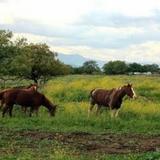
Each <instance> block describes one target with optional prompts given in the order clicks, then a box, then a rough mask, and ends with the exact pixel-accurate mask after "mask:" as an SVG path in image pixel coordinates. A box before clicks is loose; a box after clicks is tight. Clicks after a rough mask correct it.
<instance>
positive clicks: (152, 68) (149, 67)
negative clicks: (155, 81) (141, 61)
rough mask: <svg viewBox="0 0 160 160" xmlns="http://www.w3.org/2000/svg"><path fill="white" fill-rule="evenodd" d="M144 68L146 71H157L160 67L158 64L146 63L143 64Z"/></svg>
mask: <svg viewBox="0 0 160 160" xmlns="http://www.w3.org/2000/svg"><path fill="white" fill-rule="evenodd" d="M143 70H144V71H145V72H152V73H157V72H159V70H160V68H159V66H158V65H157V64H146V65H144V66H143Z"/></svg>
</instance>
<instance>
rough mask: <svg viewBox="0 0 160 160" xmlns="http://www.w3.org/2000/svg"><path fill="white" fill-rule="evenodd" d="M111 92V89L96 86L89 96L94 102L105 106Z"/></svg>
mask: <svg viewBox="0 0 160 160" xmlns="http://www.w3.org/2000/svg"><path fill="white" fill-rule="evenodd" d="M112 92H113V89H112V90H106V89H102V88H97V89H94V90H92V92H91V98H92V99H93V100H94V102H95V103H96V104H99V105H104V106H107V105H108V103H109V100H110V95H111V93H112Z"/></svg>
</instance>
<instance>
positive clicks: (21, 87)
mask: <svg viewBox="0 0 160 160" xmlns="http://www.w3.org/2000/svg"><path fill="white" fill-rule="evenodd" d="M12 89H27V90H35V91H37V89H38V85H37V84H30V85H29V86H27V87H26V86H18V87H13V88H8V89H4V90H2V91H1V92H0V102H1V104H0V108H3V105H4V100H3V99H4V98H3V96H4V94H5V93H6V92H7V91H9V90H12ZM22 109H23V110H24V112H25V113H26V107H25V106H24V107H23V108H22Z"/></svg>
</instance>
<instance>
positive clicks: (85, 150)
mask: <svg viewBox="0 0 160 160" xmlns="http://www.w3.org/2000/svg"><path fill="white" fill-rule="evenodd" d="M128 82H130V83H132V84H133V88H134V89H135V92H136V94H137V95H138V98H137V99H135V100H130V99H128V98H125V100H124V102H123V104H122V108H121V110H120V113H119V117H117V118H115V119H113V118H111V117H110V113H109V111H108V110H105V109H104V112H103V113H102V114H101V115H99V116H96V115H95V113H92V114H91V116H90V117H89V118H88V117H87V111H88V106H89V92H90V90H91V89H93V88H96V87H98V88H100V87H102V88H107V89H110V88H114V87H119V86H122V85H124V84H126V83H128ZM21 83H22V85H23V84H24V83H26V82H21ZM13 85H15V82H13V83H12V82H10V83H9V84H8V86H13ZM41 92H43V93H44V94H45V95H46V96H47V97H48V98H49V99H50V100H51V101H52V102H53V103H55V104H58V105H59V107H58V109H57V113H56V116H55V117H50V116H49V115H48V112H47V111H46V109H45V108H43V107H41V110H40V113H39V117H36V116H35V115H34V116H33V117H32V118H29V117H28V116H26V115H24V114H23V113H22V112H21V110H20V107H18V106H15V107H14V111H13V115H14V117H13V118H9V117H8V116H6V117H5V118H0V159H116V160H117V159H148V160H150V159H151V160H152V159H158V158H160V123H159V120H160V77H156V76H155V77H150V76H87V75H85V76H65V77H57V78H53V79H52V80H50V81H49V82H48V83H47V84H46V85H45V86H44V87H43V88H41ZM122 144H125V145H126V146H125V145H122ZM139 146H140V147H139ZM108 148H111V150H109V149H108Z"/></svg>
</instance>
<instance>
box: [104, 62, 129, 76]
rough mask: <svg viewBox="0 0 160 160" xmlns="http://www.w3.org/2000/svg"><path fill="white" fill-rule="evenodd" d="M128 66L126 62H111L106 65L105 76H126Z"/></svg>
mask: <svg viewBox="0 0 160 160" xmlns="http://www.w3.org/2000/svg"><path fill="white" fill-rule="evenodd" d="M127 68H128V67H127V64H126V63H125V62H124V61H109V62H108V63H106V64H104V66H103V70H104V73H105V74H113V75H114V74H125V73H126V72H127Z"/></svg>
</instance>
